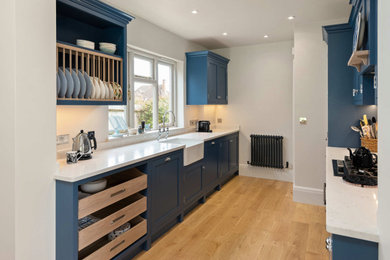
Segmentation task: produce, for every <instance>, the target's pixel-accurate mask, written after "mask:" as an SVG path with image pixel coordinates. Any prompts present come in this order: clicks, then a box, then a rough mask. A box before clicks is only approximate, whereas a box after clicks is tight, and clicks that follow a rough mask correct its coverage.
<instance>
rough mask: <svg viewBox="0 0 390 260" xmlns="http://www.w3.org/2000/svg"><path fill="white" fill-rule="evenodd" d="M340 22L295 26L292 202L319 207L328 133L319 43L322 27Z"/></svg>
mask: <svg viewBox="0 0 390 260" xmlns="http://www.w3.org/2000/svg"><path fill="white" fill-rule="evenodd" d="M343 22H345V21H344V20H337V21H324V22H316V23H310V24H299V23H298V24H295V29H294V91H293V135H294V142H293V147H294V148H293V154H294V164H295V168H294V196H293V197H294V201H298V202H304V203H311V204H318V205H322V204H323V184H324V182H325V155H326V146H327V139H326V138H327V129H328V125H327V124H328V119H327V111H328V108H327V104H328V63H327V61H328V58H327V50H328V47H327V45H326V43H325V42H324V41H323V39H322V26H323V25H329V24H335V23H343ZM299 117H307V119H308V121H307V124H306V125H301V124H300V123H299Z"/></svg>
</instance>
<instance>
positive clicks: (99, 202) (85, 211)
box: [79, 168, 147, 219]
mask: <svg viewBox="0 0 390 260" xmlns="http://www.w3.org/2000/svg"><path fill="white" fill-rule="evenodd" d="M114 176H115V177H112V178H119V179H120V180H116V179H113V180H111V179H110V180H109V185H110V186H111V187H110V188H107V189H105V190H103V191H100V192H98V193H96V194H93V195H91V196H88V197H86V198H83V199H80V200H79V219H80V218H83V217H85V216H87V215H89V214H91V213H93V212H96V211H98V210H100V209H102V208H105V207H107V206H109V205H111V204H113V203H115V202H117V201H119V200H122V199H124V198H126V197H128V196H130V195H132V194H134V193H137V192H139V191H141V190H144V189H146V188H147V176H146V175H145V174H144V173H142V172H141V171H139V170H138V169H136V168H132V169H129V170H126V171H124V172H122V173H120V174H115V175H114ZM117 183H119V184H117ZM115 184H117V185H115Z"/></svg>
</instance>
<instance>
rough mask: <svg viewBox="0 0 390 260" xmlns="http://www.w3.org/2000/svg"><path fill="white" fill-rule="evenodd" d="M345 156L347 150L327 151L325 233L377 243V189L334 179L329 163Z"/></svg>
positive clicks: (328, 149) (335, 177)
mask: <svg viewBox="0 0 390 260" xmlns="http://www.w3.org/2000/svg"><path fill="white" fill-rule="evenodd" d="M345 155H348V151H347V149H346V148H335V147H328V148H327V150H326V230H327V231H328V232H329V233H332V234H337V235H342V236H347V237H353V238H357V239H363V240H368V241H374V242H378V241H379V236H378V226H377V210H378V189H377V188H376V187H364V188H362V187H361V186H357V185H353V184H350V183H347V182H345V181H344V180H343V179H342V177H337V176H334V174H333V165H332V160H333V159H338V160H343V159H344V156H345Z"/></svg>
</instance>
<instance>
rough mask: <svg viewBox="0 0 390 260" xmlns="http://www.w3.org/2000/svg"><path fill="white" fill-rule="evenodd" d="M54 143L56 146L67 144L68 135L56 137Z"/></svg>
mask: <svg viewBox="0 0 390 260" xmlns="http://www.w3.org/2000/svg"><path fill="white" fill-rule="evenodd" d="M56 143H57V145H60V144H68V143H69V134H66V135H57V140H56Z"/></svg>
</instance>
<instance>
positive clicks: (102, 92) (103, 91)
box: [99, 79, 107, 99]
mask: <svg viewBox="0 0 390 260" xmlns="http://www.w3.org/2000/svg"><path fill="white" fill-rule="evenodd" d="M99 86H100V98H101V99H106V94H107V91H106V86H105V84H104V82H103V81H102V80H101V79H99Z"/></svg>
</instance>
